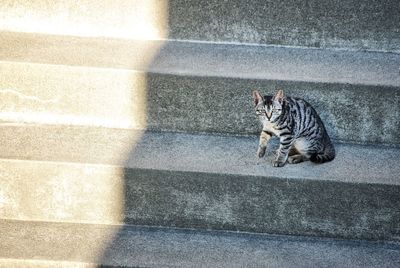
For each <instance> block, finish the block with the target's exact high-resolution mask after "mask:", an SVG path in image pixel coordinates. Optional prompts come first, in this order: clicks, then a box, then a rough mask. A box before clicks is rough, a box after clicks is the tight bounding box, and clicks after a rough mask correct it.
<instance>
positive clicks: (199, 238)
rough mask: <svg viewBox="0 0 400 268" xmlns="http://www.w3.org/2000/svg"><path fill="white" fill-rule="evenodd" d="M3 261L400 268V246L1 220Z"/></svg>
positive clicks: (231, 233)
mask: <svg viewBox="0 0 400 268" xmlns="http://www.w3.org/2000/svg"><path fill="white" fill-rule="evenodd" d="M0 227H1V228H0V234H1V237H2V239H1V240H0V248H1V249H2V250H0V258H14V259H36V260H40V259H47V260H50V261H51V260H56V261H71V262H83V263H99V264H103V265H121V266H130V267H132V266H135V267H161V266H162V267H188V266H196V267H228V266H229V267H244V266H246V267H249V266H250V267H264V266H265V265H267V264H268V267H398V266H399V265H400V244H398V243H379V242H367V241H344V240H331V239H319V238H306V237H291V236H272V235H258V234H251V233H237V232H221V231H220V232H217V231H194V230H183V229H168V228H162V229H160V228H148V227H138V226H131V225H125V226H123V225H119V226H118V225H94V224H68V223H46V222H24V221H6V220H0Z"/></svg>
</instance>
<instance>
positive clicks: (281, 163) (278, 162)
mask: <svg viewBox="0 0 400 268" xmlns="http://www.w3.org/2000/svg"><path fill="white" fill-rule="evenodd" d="M272 165H273V166H274V167H283V166H284V165H285V162H281V161H277V160H275V161H274V162H273V163H272Z"/></svg>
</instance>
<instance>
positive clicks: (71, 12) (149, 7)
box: [0, 0, 168, 39]
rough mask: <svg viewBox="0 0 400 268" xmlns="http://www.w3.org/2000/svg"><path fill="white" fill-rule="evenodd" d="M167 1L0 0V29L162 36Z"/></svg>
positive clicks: (147, 36)
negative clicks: (0, 0) (77, 0)
mask: <svg viewBox="0 0 400 268" xmlns="http://www.w3.org/2000/svg"><path fill="white" fill-rule="evenodd" d="M167 4H168V1H164V0H161V1H160V0H133V1H132V0H103V1H101V2H99V1H95V0H82V1H79V2H75V1H65V0H61V1H60V0H57V1H41V0H39V1H38V0H35V1H26V0H2V2H1V5H0V30H2V31H15V32H32V33H47V34H59V35H73V36H107V37H118V38H132V39H149V38H150V39H159V38H165V37H166V36H167V33H168V25H167V20H168V14H167V12H168V6H167Z"/></svg>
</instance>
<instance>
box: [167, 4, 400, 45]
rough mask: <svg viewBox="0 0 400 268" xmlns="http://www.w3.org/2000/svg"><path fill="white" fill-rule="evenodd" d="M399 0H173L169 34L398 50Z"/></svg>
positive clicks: (227, 40) (215, 39)
mask: <svg viewBox="0 0 400 268" xmlns="http://www.w3.org/2000/svg"><path fill="white" fill-rule="evenodd" d="M399 10H400V4H399V2H398V1H396V0H384V1H381V0H373V1H368V0H362V1H357V0H345V1H339V0H334V1H319V0H309V1H293V0H284V1H272V0H268V1H266V0H256V1H251V3H249V2H246V1H241V0H234V1H220V0H211V1H197V0H188V1H179V0H172V1H169V12H168V14H169V16H168V20H169V25H170V26H169V38H176V39H185V40H205V41H214V42H245V43H256V44H275V45H289V46H307V47H337V48H351V49H372V50H383V51H399V49H400V46H399V44H400V42H399V39H400V32H399V30H400V28H399V25H400V19H399V16H398V11H399Z"/></svg>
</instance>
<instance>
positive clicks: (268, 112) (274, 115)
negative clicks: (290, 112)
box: [253, 91, 283, 123]
mask: <svg viewBox="0 0 400 268" xmlns="http://www.w3.org/2000/svg"><path fill="white" fill-rule="evenodd" d="M253 98H254V105H255V110H256V114H257V115H258V116H259V117H260V119H261V121H262V122H270V123H274V122H276V121H277V120H278V118H279V116H281V114H282V108H283V107H282V105H283V92H279V91H278V92H277V93H276V94H275V95H274V96H273V97H271V96H266V97H265V98H264V97H262V96H261V94H260V93H259V92H258V91H254V92H253Z"/></svg>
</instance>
